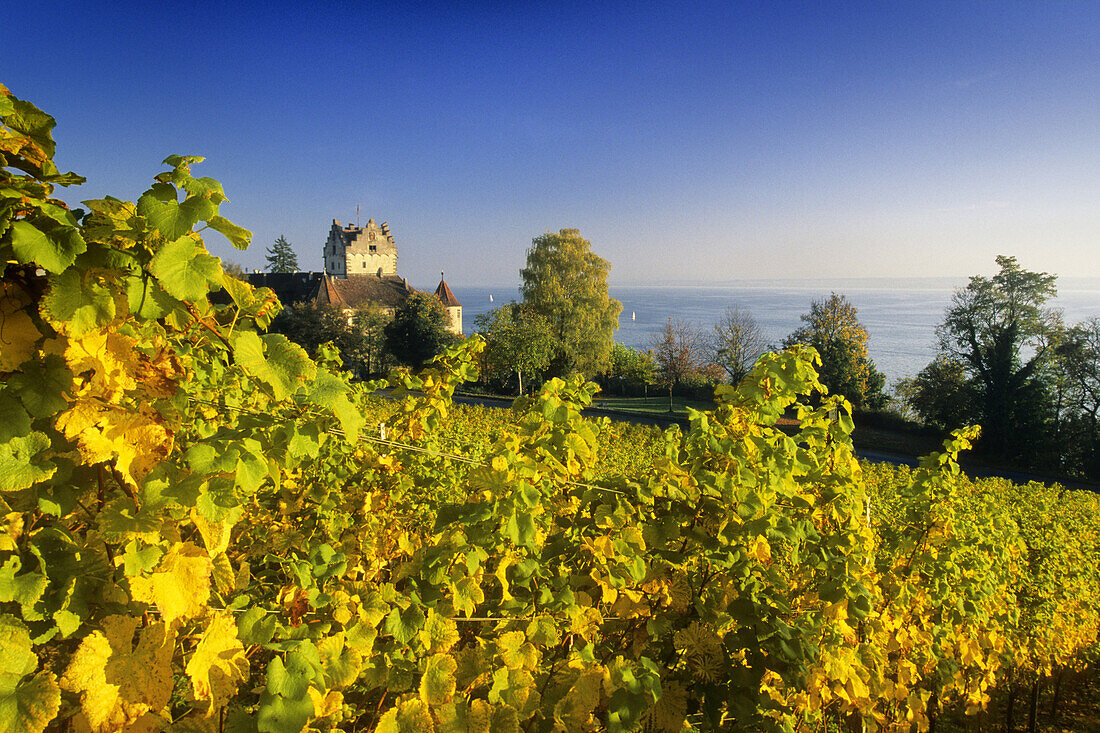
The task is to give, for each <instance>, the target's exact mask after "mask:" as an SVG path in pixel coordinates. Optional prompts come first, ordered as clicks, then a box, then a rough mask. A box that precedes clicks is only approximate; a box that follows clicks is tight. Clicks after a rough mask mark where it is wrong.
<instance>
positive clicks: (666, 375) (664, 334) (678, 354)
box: [650, 318, 703, 389]
mask: <svg viewBox="0 0 1100 733" xmlns="http://www.w3.org/2000/svg"><path fill="white" fill-rule="evenodd" d="M650 350H651V353H652V354H653V359H654V361H656V362H657V378H658V380H659V381H660V383H661V384H664V385H666V386H668V387H669V389H671V388H672V387H675V386H676V385H678V384H680V382H682V381H684V379H685V378H686V377H687V376H688V375H689V374H693V373H694V372H695V371H696V370H698V369H699V367H700V366H702V364H703V339H702V337H701V335H700V334H699V331H698V330H697V329H696V328H695V327H694V326H692V325H691V324H689V323H685V322H684V321H681V320H679V319H672V318H670V319H668V322H667V323H665V327H664V328H663V329H661V330H660V331H658V332H657V333H655V334H654V335H653V337H652V338H651V339H650Z"/></svg>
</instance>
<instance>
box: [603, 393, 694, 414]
mask: <svg viewBox="0 0 1100 733" xmlns="http://www.w3.org/2000/svg"><path fill="white" fill-rule="evenodd" d="M592 406H593V407H598V408H602V409H605V410H619V411H622V412H638V413H648V414H657V415H668V414H669V409H668V406H669V399H668V395H667V394H665V395H661V394H651V395H650V396H649V397H604V396H597V397H596V399H595V401H594V402H593V403H592ZM689 407H691V408H694V409H696V410H713V409H714V403H713V402H711V401H710V400H692V399H688V398H686V397H673V398H672V414H673V415H677V416H680V417H686V416H687V408H689Z"/></svg>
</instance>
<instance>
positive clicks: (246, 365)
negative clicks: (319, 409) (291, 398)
mask: <svg viewBox="0 0 1100 733" xmlns="http://www.w3.org/2000/svg"><path fill="white" fill-rule="evenodd" d="M265 351H266V354H265ZM233 358H234V359H235V360H236V361H237V363H238V364H240V365H241V368H243V369H244V370H245V371H246V372H248V373H249V374H251V375H252V376H254V377H256V378H257V379H259V380H261V381H262V382H264V383H265V384H267V385H268V386H270V387H271V391H272V393H273V394H274V396H275V399H276V400H280V401H281V400H283V399H286V396H287V395H288V394H290V393H291V392H293V391H294V390H295V389H297V387H298V386H299V385H301V384H305V383H306V382H307V381H309V380H311V379H313V377H314V376H315V375H316V374H317V366H316V365H315V364H314V363H313V361H312V360H310V358H309V356H308V355H307V354H306V352H305V350H304V349H303V348H302V347H301V346H299V345H298V344H296V343H294V342H292V341H290V340H289V339H287V337H286V336H283V335H282V334H267V335H265V336H263V337H262V338H261V337H260V336H257V335H256V334H255V333H253V332H251V331H242V332H238V333H237V334H236V335H235V336H234V338H233Z"/></svg>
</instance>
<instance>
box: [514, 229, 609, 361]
mask: <svg viewBox="0 0 1100 733" xmlns="http://www.w3.org/2000/svg"><path fill="white" fill-rule="evenodd" d="M610 270H611V264H610V263H609V262H608V261H607V260H605V259H603V258H601V257H599V256H597V255H596V254H594V253H593V252H592V244H591V243H590V242H588V241H587V240H585V239H583V238H582V237H581V235H580V232H579V231H577V230H576V229H562V230H561V231H560V232H558V233H557V234H553V233H550V232H547V233H546V234H542V235H540V236H537V237H535V238H534V239H533V240H531V248H530V249H529V250H527V266H526V267H524V268H523V269H522V270H520V276H521V277H522V278H523V286H522V288H521V291H522V293H523V303H524V305H526V306H529V307H530V308H531V309H532V310H533V311H534V312H535V313H538V314H540V315H542V316H543V317H545V318H546V320H547V321H548V322H549V323H550V328H551V330H552V332H553V334H554V339H555V343H556V346H557V349H558V354H557V357H556V361H557V362H558V364H557V368H556V369H553V371H557V372H560V373H562V374H566V373H570V372H576V373H579V374H583V375H585V376H589V377H590V376H592V375H595V374H597V373H599V372H602V371H605V370H606V369H607V367H608V364H609V362H608V359H609V357H610V355H611V346H612V344H613V343H614V335H615V330H616V329H617V328H618V327H619V313H620V312H621V311H622V309H623V305H622V303H620V302H619V301H617V300H615V299H614V298H612V297H611V296H610V295H608V291H607V276H608V273H609V271H610Z"/></svg>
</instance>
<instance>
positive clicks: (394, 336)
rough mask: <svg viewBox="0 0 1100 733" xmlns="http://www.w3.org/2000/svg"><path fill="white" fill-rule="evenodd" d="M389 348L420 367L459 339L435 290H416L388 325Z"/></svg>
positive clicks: (390, 351) (387, 345)
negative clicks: (450, 330)
mask: <svg viewBox="0 0 1100 733" xmlns="http://www.w3.org/2000/svg"><path fill="white" fill-rule="evenodd" d="M385 334H386V350H387V351H388V352H389V353H390V354H392V355H393V357H394V358H395V359H397V360H398V361H399V362H401V363H402V364H405V365H407V366H412V367H418V366H420V365H421V364H424V363H425V362H427V361H428V360H430V359H431V358H432V357H434V356H435V355H436V354H438V353H439V352H441V351H443V349H444V348H445V347H447V346H449V345H451V344H452V343H454V341H455V340H456V338H455V336H454V334H451V333H449V332H448V331H447V311H446V310H445V309H444V308H443V303H441V302H440V300H439V298H437V297H435V296H434V295H432V294H431V293H421V292H415V293H412V294H411V295H409V297H407V298H406V299H405V302H404V303H402V304H401V305H399V306H398V307H397V309H396V310H395V311H394V314H393V320H392V321H390V322H389V324H387V325H386V328H385Z"/></svg>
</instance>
